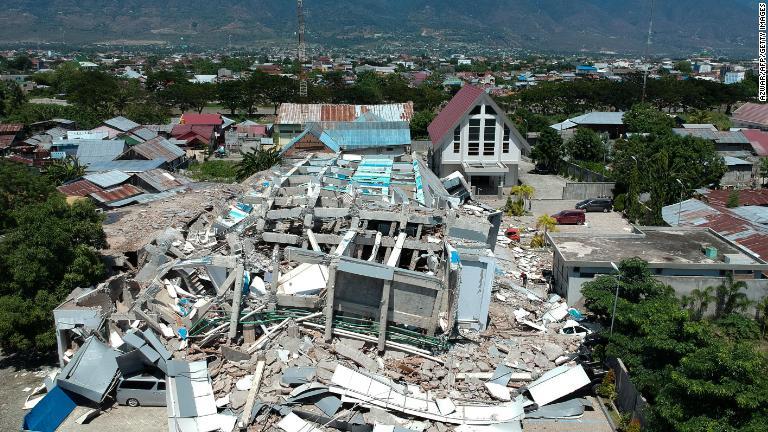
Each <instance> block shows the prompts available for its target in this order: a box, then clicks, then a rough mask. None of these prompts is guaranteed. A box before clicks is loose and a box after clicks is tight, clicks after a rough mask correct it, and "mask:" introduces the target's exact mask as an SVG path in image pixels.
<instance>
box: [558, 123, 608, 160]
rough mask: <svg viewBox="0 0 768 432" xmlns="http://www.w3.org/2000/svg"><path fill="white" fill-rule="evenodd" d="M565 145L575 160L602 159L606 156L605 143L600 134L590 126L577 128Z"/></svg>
mask: <svg viewBox="0 0 768 432" xmlns="http://www.w3.org/2000/svg"><path fill="white" fill-rule="evenodd" d="M565 146H566V150H567V152H568V154H569V155H570V156H571V159H573V160H578V161H600V160H603V158H604V157H605V156H606V148H605V144H603V140H602V139H601V138H600V135H598V134H597V132H595V131H593V130H592V129H588V128H583V127H581V128H578V129H576V133H575V134H573V137H572V138H571V139H569V140H568V142H567V143H566V144H565Z"/></svg>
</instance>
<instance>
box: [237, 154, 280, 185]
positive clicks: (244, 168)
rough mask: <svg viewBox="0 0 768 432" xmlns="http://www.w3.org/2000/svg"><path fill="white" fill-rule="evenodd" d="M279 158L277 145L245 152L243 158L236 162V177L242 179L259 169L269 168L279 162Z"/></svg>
mask: <svg viewBox="0 0 768 432" xmlns="http://www.w3.org/2000/svg"><path fill="white" fill-rule="evenodd" d="M280 159H281V156H280V153H279V151H278V149H277V147H272V148H270V149H268V150H263V149H262V150H257V151H252V152H250V153H246V154H244V155H243V160H241V161H240V162H239V163H238V164H237V179H238V180H240V181H242V180H245V179H246V178H248V177H250V176H252V175H253V174H256V173H257V172H259V171H264V170H266V169H269V168H271V167H273V166H275V165H277V164H278V163H280Z"/></svg>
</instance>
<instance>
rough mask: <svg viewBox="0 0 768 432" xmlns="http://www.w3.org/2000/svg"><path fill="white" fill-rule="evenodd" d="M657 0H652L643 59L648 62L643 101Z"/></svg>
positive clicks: (644, 79)
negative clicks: (654, 7)
mask: <svg viewBox="0 0 768 432" xmlns="http://www.w3.org/2000/svg"><path fill="white" fill-rule="evenodd" d="M655 3H656V2H655V0H651V16H650V17H649V18H648V39H646V42H645V58H644V59H643V62H644V63H646V64H645V65H644V66H645V72H643V98H642V100H641V102H645V86H646V83H647V82H648V66H649V65H648V64H647V62H648V51H650V49H651V34H652V33H653V6H654V4H655Z"/></svg>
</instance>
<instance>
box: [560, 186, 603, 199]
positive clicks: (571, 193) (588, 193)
mask: <svg viewBox="0 0 768 432" xmlns="http://www.w3.org/2000/svg"><path fill="white" fill-rule="evenodd" d="M615 187H616V183H612V182H581V183H571V182H569V183H566V184H565V187H564V188H563V199H564V200H583V199H587V198H595V197H599V196H609V197H611V196H613V189H614V188H615Z"/></svg>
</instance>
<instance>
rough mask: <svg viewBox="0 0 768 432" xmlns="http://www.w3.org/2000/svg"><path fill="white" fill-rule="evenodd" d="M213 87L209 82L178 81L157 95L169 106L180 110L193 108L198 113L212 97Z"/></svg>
mask: <svg viewBox="0 0 768 432" xmlns="http://www.w3.org/2000/svg"><path fill="white" fill-rule="evenodd" d="M214 90H215V89H214V87H213V85H211V84H199V83H190V82H185V83H178V84H172V85H170V86H168V87H166V88H165V89H163V90H161V91H160V92H159V93H158V97H159V98H160V100H161V101H163V102H164V103H166V104H168V105H170V106H176V107H178V108H179V110H181V111H187V110H190V109H194V110H195V111H197V112H198V113H201V112H203V109H204V108H205V107H206V106H207V105H208V102H210V101H211V100H213V98H214Z"/></svg>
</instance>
